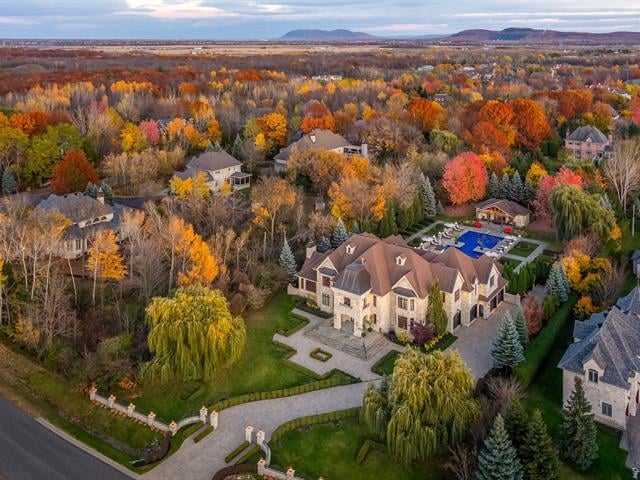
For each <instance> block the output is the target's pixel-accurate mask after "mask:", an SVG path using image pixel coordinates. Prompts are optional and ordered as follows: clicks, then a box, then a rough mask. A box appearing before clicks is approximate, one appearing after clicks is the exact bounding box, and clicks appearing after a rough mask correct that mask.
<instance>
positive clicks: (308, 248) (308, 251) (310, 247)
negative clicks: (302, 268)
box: [307, 242, 317, 258]
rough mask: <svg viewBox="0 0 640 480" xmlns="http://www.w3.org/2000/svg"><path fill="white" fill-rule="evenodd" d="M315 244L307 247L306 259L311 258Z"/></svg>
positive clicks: (314, 250)
mask: <svg viewBox="0 0 640 480" xmlns="http://www.w3.org/2000/svg"><path fill="white" fill-rule="evenodd" d="M316 251H317V250H316V244H315V243H313V242H312V243H310V244H308V245H307V258H311V257H312V256H313V254H314V253H315V252H316Z"/></svg>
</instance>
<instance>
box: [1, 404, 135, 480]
mask: <svg viewBox="0 0 640 480" xmlns="http://www.w3.org/2000/svg"><path fill="white" fill-rule="evenodd" d="M3 477H4V478H6V479H7V480H39V479H47V480H130V479H131V477H128V476H126V475H124V474H123V473H121V472H119V471H118V470H116V469H115V468H113V467H111V466H110V465H107V464H106V463H104V462H102V461H101V460H99V459H98V458H96V457H94V456H93V455H90V454H89V453H87V452H85V451H84V450H81V449H80V448H78V447H76V446H75V445H73V444H71V443H69V442H67V441H66V440H65V439H63V438H61V437H59V436H58V435H56V434H55V433H53V432H52V431H51V430H49V429H48V428H46V427H45V426H43V425H41V424H40V423H38V422H37V421H35V420H34V419H33V418H31V417H30V416H28V415H26V414H25V413H24V412H22V411H21V410H19V409H18V408H16V407H15V406H13V405H12V404H11V403H10V402H9V401H7V400H5V399H4V398H2V397H0V478H3Z"/></svg>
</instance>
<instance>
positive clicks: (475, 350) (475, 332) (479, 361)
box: [446, 302, 517, 379]
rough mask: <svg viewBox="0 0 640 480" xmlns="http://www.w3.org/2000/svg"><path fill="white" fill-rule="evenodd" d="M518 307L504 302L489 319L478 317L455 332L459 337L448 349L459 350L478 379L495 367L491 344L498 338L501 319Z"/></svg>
mask: <svg viewBox="0 0 640 480" xmlns="http://www.w3.org/2000/svg"><path fill="white" fill-rule="evenodd" d="M516 308H517V307H516V306H515V305H513V304H511V303H506V302H503V303H502V304H501V305H500V306H499V307H498V308H497V309H496V310H494V312H493V313H492V315H491V316H490V317H489V318H488V319H486V320H485V319H482V318H478V319H476V320H475V321H474V322H473V323H472V324H471V326H469V327H460V328H458V329H457V330H456V331H455V332H453V334H454V335H455V336H457V337H458V339H457V340H456V341H455V343H454V344H453V345H451V346H450V347H449V348H447V350H446V351H450V350H458V351H459V352H460V356H461V357H462V359H463V360H464V361H465V362H466V363H467V365H468V366H469V368H470V369H471V371H472V372H473V375H474V376H475V377H476V379H478V378H480V377H483V376H484V375H485V374H486V373H487V372H488V371H489V370H491V368H492V367H493V359H492V358H491V354H490V351H491V344H492V343H493V340H494V339H495V338H496V333H497V332H498V327H499V326H500V319H501V318H502V316H503V315H504V314H505V312H507V311H509V312H511V313H512V314H513V313H514V312H515V309H516Z"/></svg>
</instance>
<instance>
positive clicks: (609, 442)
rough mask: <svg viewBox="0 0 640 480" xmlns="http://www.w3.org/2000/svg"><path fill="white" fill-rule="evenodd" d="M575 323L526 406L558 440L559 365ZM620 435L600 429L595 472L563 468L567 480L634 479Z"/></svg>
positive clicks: (529, 393) (529, 392) (561, 339)
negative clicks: (627, 465) (626, 465)
mask: <svg viewBox="0 0 640 480" xmlns="http://www.w3.org/2000/svg"><path fill="white" fill-rule="evenodd" d="M572 331H573V321H569V322H567V326H566V328H565V329H564V330H563V331H562V332H561V335H560V337H559V339H558V341H557V342H556V345H555V346H554V348H553V350H552V351H551V353H550V355H549V357H548V360H547V363H546V365H544V366H543V367H542V369H541V373H540V374H539V375H538V377H537V378H536V379H535V380H534V382H533V383H532V384H531V386H530V387H529V389H528V390H527V394H526V397H525V404H526V405H527V407H528V408H530V409H531V410H533V409H535V408H537V409H539V410H540V411H541V412H542V415H543V417H544V419H545V421H546V423H547V426H548V427H549V431H550V432H551V434H552V435H553V436H554V437H555V438H556V439H557V438H558V436H559V434H560V428H561V425H562V418H563V417H562V408H561V406H562V371H561V370H560V369H559V368H557V364H558V362H559V361H560V358H561V357H562V354H563V353H564V351H565V349H566V347H567V346H568V345H569V343H570V342H571V340H572V338H571V337H572ZM619 443H620V435H619V434H617V433H614V432H612V431H610V430H608V429H606V428H599V431H598V447H599V449H600V455H599V458H598V460H597V461H596V462H595V463H594V465H593V466H592V467H591V470H590V471H589V472H587V473H585V474H581V473H578V472H575V471H574V470H572V469H571V468H570V467H569V466H567V465H563V466H562V473H561V478H562V479H563V480H574V479H575V480H578V479H584V480H586V479H589V480H596V479H597V480H604V479H607V480H623V479H628V478H631V472H630V471H629V470H628V469H627V468H626V467H625V466H624V463H625V460H626V457H627V452H625V451H624V450H622V449H620V448H619V447H618V444H619Z"/></svg>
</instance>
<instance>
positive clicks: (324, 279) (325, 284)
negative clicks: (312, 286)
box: [322, 276, 331, 287]
mask: <svg viewBox="0 0 640 480" xmlns="http://www.w3.org/2000/svg"><path fill="white" fill-rule="evenodd" d="M322 286H323V287H330V286H331V279H330V278H329V277H325V276H322Z"/></svg>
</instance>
